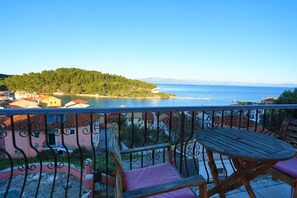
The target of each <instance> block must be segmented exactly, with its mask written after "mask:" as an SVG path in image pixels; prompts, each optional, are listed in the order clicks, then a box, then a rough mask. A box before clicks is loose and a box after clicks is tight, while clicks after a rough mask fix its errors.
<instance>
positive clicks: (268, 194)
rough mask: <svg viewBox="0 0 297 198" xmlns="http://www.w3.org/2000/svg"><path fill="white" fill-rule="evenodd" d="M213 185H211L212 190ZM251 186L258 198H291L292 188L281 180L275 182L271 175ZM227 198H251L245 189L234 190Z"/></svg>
mask: <svg viewBox="0 0 297 198" xmlns="http://www.w3.org/2000/svg"><path fill="white" fill-rule="evenodd" d="M212 185H213V184H211V185H209V186H208V188H211V187H212ZM251 186H252V188H253V190H254V192H255V194H256V197H257V198H280V197H281V198H290V196H291V186H289V185H288V184H285V183H283V182H282V181H280V180H273V179H272V178H271V176H269V175H263V176H260V178H258V179H255V180H253V181H251ZM218 197H219V195H218V194H216V195H213V196H212V197H211V198H218ZM226 197H227V198H249V195H248V193H247V192H246V190H245V187H243V186H242V187H240V188H239V189H236V190H233V191H231V192H229V193H227V194H226Z"/></svg>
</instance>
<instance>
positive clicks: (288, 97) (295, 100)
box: [275, 88, 297, 118]
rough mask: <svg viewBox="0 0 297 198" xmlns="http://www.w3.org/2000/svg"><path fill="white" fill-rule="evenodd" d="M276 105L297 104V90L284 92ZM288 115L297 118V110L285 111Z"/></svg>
mask: <svg viewBox="0 0 297 198" xmlns="http://www.w3.org/2000/svg"><path fill="white" fill-rule="evenodd" d="M275 103H276V104H297V88H295V89H294V90H293V91H289V90H287V91H284V92H283V93H282V94H281V95H280V96H279V97H278V99H277V100H276V101H275ZM285 112H286V113H287V114H288V115H292V116H293V117H294V118H297V110H296V109H293V110H285Z"/></svg>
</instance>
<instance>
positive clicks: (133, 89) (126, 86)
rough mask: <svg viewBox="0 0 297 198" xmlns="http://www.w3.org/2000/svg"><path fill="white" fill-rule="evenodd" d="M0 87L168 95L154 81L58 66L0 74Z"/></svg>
mask: <svg viewBox="0 0 297 198" xmlns="http://www.w3.org/2000/svg"><path fill="white" fill-rule="evenodd" d="M0 76H1V77H2V78H0V86H1V88H4V87H5V88H6V89H8V90H13V91H17V90H23V91H29V92H39V93H47V94H71V95H80V94H83V95H88V96H101V97H141V98H171V97H174V95H172V94H167V93H162V92H159V89H158V87H157V86H156V85H155V84H151V83H147V82H144V81H141V80H131V79H128V78H125V77H123V76H119V75H112V74H105V73H101V72H98V71H88V70H82V69H78V68H59V69H56V70H45V71H42V72H40V73H33V72H32V73H28V74H22V75H10V76H8V75H5V74H0Z"/></svg>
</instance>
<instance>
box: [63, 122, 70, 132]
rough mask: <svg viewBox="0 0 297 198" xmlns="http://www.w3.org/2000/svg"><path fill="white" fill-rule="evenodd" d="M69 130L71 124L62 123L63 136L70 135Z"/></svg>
mask: <svg viewBox="0 0 297 198" xmlns="http://www.w3.org/2000/svg"><path fill="white" fill-rule="evenodd" d="M71 128H72V123H71V122H70V121H65V122H64V131H63V134H64V135H70V134H71Z"/></svg>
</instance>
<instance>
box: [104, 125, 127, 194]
mask: <svg viewBox="0 0 297 198" xmlns="http://www.w3.org/2000/svg"><path fill="white" fill-rule="evenodd" d="M108 152H109V154H110V156H111V157H112V158H113V160H114V162H115V165H116V180H115V182H116V183H115V197H122V192H123V191H125V188H126V185H125V184H126V180H125V172H124V169H123V167H122V164H121V151H120V147H119V144H118V141H117V138H116V135H115V133H114V132H113V131H112V130H109V131H108Z"/></svg>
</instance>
